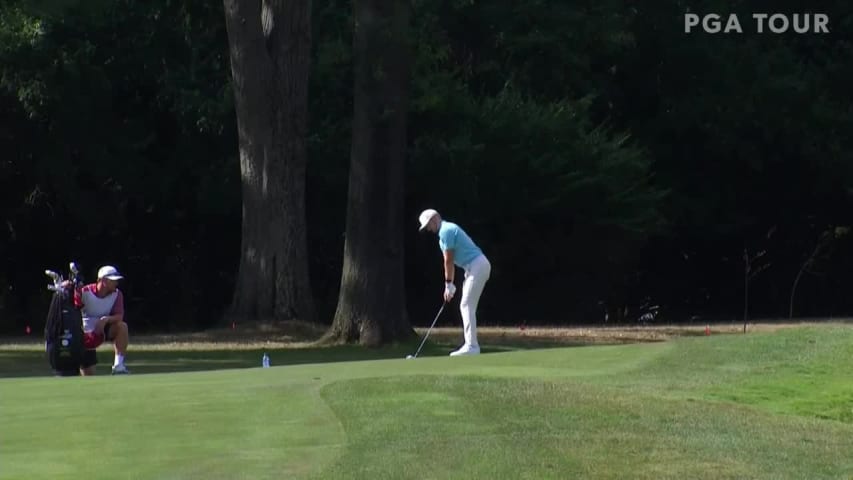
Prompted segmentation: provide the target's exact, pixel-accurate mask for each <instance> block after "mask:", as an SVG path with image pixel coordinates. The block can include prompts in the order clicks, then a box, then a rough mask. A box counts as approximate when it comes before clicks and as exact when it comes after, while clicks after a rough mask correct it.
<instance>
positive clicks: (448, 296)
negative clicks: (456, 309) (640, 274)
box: [444, 282, 456, 303]
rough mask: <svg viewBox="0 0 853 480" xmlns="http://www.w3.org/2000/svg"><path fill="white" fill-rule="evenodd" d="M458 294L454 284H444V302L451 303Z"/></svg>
mask: <svg viewBox="0 0 853 480" xmlns="http://www.w3.org/2000/svg"><path fill="white" fill-rule="evenodd" d="M455 294H456V285H454V284H453V282H447V283H445V284H444V301H445V302H448V303H449V302H450V301H451V300H453V295H455Z"/></svg>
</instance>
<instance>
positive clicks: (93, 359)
mask: <svg viewBox="0 0 853 480" xmlns="http://www.w3.org/2000/svg"><path fill="white" fill-rule="evenodd" d="M103 338H104V339H106V340H111V339H112V338H111V336H110V325H109V324H107V325H104V337H103ZM99 344H100V343H99ZM97 364H98V352H97V347H95V348H90V349H86V350H83V360H82V361H81V362H80V368H89V367H94V366H95V365H97Z"/></svg>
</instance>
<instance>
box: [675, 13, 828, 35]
mask: <svg viewBox="0 0 853 480" xmlns="http://www.w3.org/2000/svg"><path fill="white" fill-rule="evenodd" d="M747 24H748V25H751V27H752V31H754V32H756V33H777V34H779V33H788V32H794V33H829V16H828V15H826V14H824V13H793V14H784V13H753V14H752V15H751V16H750V19H749V21H747ZM694 31H697V32H705V33H720V32H722V33H743V27H742V24H741V20H740V18H738V16H737V15H736V14H734V13H732V14H729V15H727V16H721V15H719V14H716V13H709V14H706V15H699V14H696V13H685V14H684V33H692V32H694Z"/></svg>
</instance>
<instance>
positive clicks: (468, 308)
mask: <svg viewBox="0 0 853 480" xmlns="http://www.w3.org/2000/svg"><path fill="white" fill-rule="evenodd" d="M491 273H492V264H491V263H489V259H488V258H486V256H485V255H480V256H479V257H477V258H475V259H474V260H472V261H471V263H469V264H468V265H465V281H464V282H463V283H462V299H461V300H460V301H459V310H460V311H461V312H462V333H463V335H464V337H465V345H466V346H469V347H479V346H480V344H479V343H478V342H477V304H478V303H480V294H482V293H483V287H485V286H486V281H487V280H488V279H489V276H490V275H491Z"/></svg>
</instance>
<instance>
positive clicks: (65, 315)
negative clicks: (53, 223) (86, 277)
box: [44, 263, 84, 376]
mask: <svg viewBox="0 0 853 480" xmlns="http://www.w3.org/2000/svg"><path fill="white" fill-rule="evenodd" d="M45 273H46V274H47V275H48V276H49V277H51V278H52V279H53V285H49V286H48V290H51V291H53V298H52V299H51V301H50V308H49V309H48V311H47V319H46V321H45V326H44V341H45V353H46V354H47V359H48V362H49V363H50V367H51V369H53V371H54V373H55V374H56V375H59V376H76V375H79V374H80V364H81V363H82V361H83V353H84V348H83V317H82V314H81V313H80V310H79V309H78V308H77V307H76V306H75V305H74V288H75V287H76V286H77V285H79V282H80V279H79V277H78V275H77V269H76V267H75V266H74V264H73V263H72V264H71V280H72V281H73V285H72V286H69V287H62V285H61V284H62V281H63V279H62V276H61V275H59V274H57V273H55V272H52V271H50V270H47V271H45Z"/></svg>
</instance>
